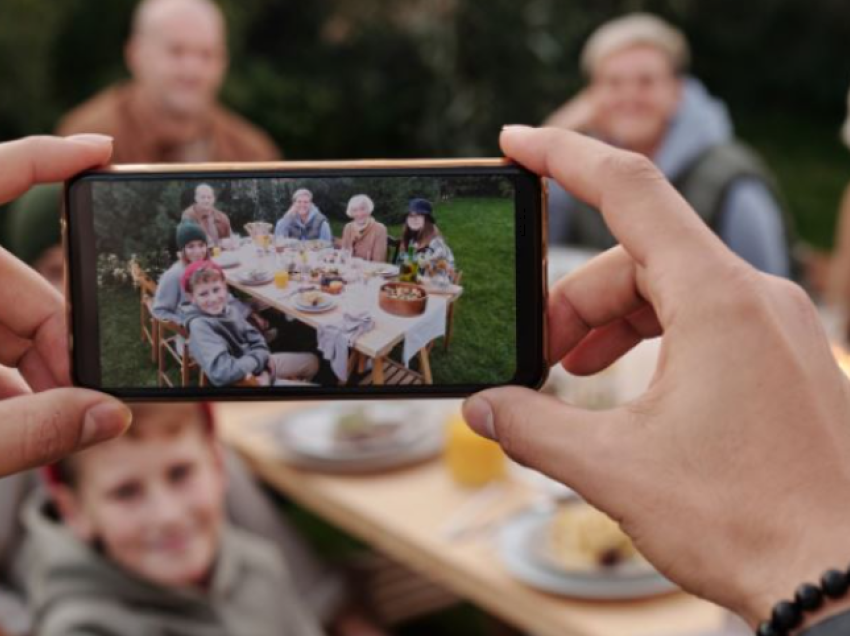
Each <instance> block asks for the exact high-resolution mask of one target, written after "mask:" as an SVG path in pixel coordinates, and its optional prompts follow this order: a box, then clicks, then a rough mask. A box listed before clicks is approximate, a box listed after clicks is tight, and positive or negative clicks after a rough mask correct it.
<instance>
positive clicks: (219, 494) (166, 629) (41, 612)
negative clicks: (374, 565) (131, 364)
mask: <svg viewBox="0 0 850 636" xmlns="http://www.w3.org/2000/svg"><path fill="white" fill-rule="evenodd" d="M48 473H49V479H48V481H49V483H50V485H49V491H50V495H51V496H50V497H49V499H46V498H44V497H43V496H41V495H35V496H34V497H33V499H32V500H31V501H30V503H29V505H28V507H27V510H26V513H25V524H26V527H27V530H28V531H29V543H28V545H27V547H26V556H25V559H26V564H27V567H26V571H27V576H28V587H29V594H30V599H31V602H32V604H33V608H34V611H35V614H36V626H37V632H38V633H39V634H43V635H46V636H51V635H53V634H63V635H66V634H92V633H96V634H100V635H101V636H109V635H111V634H115V635H116V636H117V635H119V634H120V635H122V636H126V635H130V636H132V635H134V634H139V635H141V634H163V633H169V634H175V635H186V636H189V635H196V634H198V635H210V636H212V635H219V634H221V635H224V634H252V635H254V634H256V635H258V636H260V635H262V634H269V635H271V634H275V635H280V634H292V635H298V636H303V635H309V636H313V635H317V634H320V633H321V630H320V628H319V626H318V623H317V622H316V620H315V619H314V618H313V617H312V616H310V615H309V614H308V613H307V611H306V610H305V609H304V603H303V601H302V599H300V598H298V596H297V593H296V592H295V589H294V588H293V586H292V583H291V581H290V580H289V577H288V574H287V572H286V571H285V569H284V566H283V563H282V560H281V559H280V556H279V553H278V552H276V551H275V549H274V548H273V547H272V546H271V545H270V544H267V543H266V542H265V541H264V540H262V539H260V538H258V537H255V536H252V535H248V534H246V533H243V532H242V531H239V530H236V529H235V528H232V527H229V526H228V525H227V524H226V523H225V520H224V519H225V517H224V491H225V479H224V467H223V460H222V455H221V451H220V449H219V448H218V447H217V446H216V444H215V442H214V439H213V436H212V431H211V425H210V424H209V421H208V420H207V418H205V417H204V415H203V412H202V411H201V410H199V409H198V407H197V406H195V405H176V404H175V405H171V406H170V407H169V408H168V409H167V410H164V409H161V408H158V407H157V405H145V406H135V407H134V424H133V426H132V428H131V429H130V431H129V432H128V433H127V434H126V435H125V436H124V437H122V438H119V439H117V440H115V441H112V442H109V443H107V444H103V445H101V446H98V447H96V448H92V449H90V450H87V451H85V452H83V453H80V454H78V455H76V456H74V457H71V458H69V459H67V460H65V461H63V462H61V463H59V464H57V465H54V466H52V467H51V468H50V469H49V471H48Z"/></svg>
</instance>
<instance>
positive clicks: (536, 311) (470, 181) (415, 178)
mask: <svg viewBox="0 0 850 636" xmlns="http://www.w3.org/2000/svg"><path fill="white" fill-rule="evenodd" d="M544 198H545V190H544V185H543V183H542V181H541V179H540V178H539V177H538V176H537V175H535V174H533V173H531V172H529V171H527V170H525V169H524V168H522V167H521V166H518V165H516V164H514V163H511V162H509V161H508V160H505V159H470V160H421V161H414V160H410V161H344V162H283V163H266V164H197V165H185V164H184V165H155V166H154V165H123V166H112V167H108V168H106V169H102V170H97V171H90V172H86V173H82V174H80V175H78V176H77V177H75V178H73V179H72V180H70V181H69V182H68V183H66V187H65V206H64V214H63V238H64V245H65V256H66V259H67V272H68V275H67V299H68V300H67V302H68V324H69V330H70V337H69V342H70V348H71V352H70V353H71V360H72V376H73V379H74V382H75V384H76V385H78V386H82V387H87V388H92V389H96V390H99V391H104V392H106V393H110V394H112V395H115V396H117V397H119V398H122V399H127V400H167V399H179V400H187V399H202V400H210V399H215V400H228V399H275V400H279V399H316V398H344V399H356V398H375V397H379V396H380V397H404V398H415V397H459V396H464V395H468V394H470V393H473V392H476V391H479V390H482V389H485V388H489V387H494V386H501V385H522V386H527V387H535V388H536V387H539V386H541V385H542V383H543V382H544V381H545V378H546V375H547V370H548V365H547V364H546V361H545V355H544V352H545V350H546V348H545V347H546V321H545V302H546V289H547V282H546V263H545V259H546V226H547V224H546V219H545V218H544V210H545V209H546V206H545V204H544V203H545V202H544Z"/></svg>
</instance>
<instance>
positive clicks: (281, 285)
mask: <svg viewBox="0 0 850 636" xmlns="http://www.w3.org/2000/svg"><path fill="white" fill-rule="evenodd" d="M288 284H289V272H288V271H286V270H285V269H281V270H278V271H277V272H275V275H274V286H275V287H277V288H278V289H286V286H287V285H288Z"/></svg>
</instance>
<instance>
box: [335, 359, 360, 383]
mask: <svg viewBox="0 0 850 636" xmlns="http://www.w3.org/2000/svg"><path fill="white" fill-rule="evenodd" d="M362 364H363V362H362V357H361V355H360V353H359V352H358V351H352V352H351V355H350V356H348V377H349V378H351V375H352V373H354V369H355V368H358V367H359V366H362ZM361 373H362V372H361ZM339 383H340V386H342V385H344V384H348V380H340V381H339Z"/></svg>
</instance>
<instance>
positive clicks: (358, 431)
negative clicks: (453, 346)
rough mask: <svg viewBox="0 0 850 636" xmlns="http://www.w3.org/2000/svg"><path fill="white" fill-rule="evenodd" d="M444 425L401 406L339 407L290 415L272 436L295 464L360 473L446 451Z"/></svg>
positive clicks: (423, 411) (427, 412) (429, 411)
mask: <svg viewBox="0 0 850 636" xmlns="http://www.w3.org/2000/svg"><path fill="white" fill-rule="evenodd" d="M443 419H444V417H443V416H442V415H441V414H437V413H436V412H435V410H434V409H433V408H422V407H421V406H419V405H413V404H409V403H403V402H398V403H394V404H383V403H378V402H376V403H369V404H357V405H350V404H340V405H329V406H324V407H319V408H315V409H305V410H303V411H300V412H297V413H295V414H289V415H287V416H286V417H284V418H282V419H280V420H278V421H276V422H274V424H273V427H274V428H273V430H274V432H275V434H276V437H277V438H278V440H279V441H280V442H281V444H282V447H283V450H284V451H285V455H286V458H287V459H288V460H290V461H291V462H292V463H296V464H298V465H302V466H308V467H312V468H317V469H324V470H330V471H345V472H349V471H350V472H362V471H370V470H375V469H385V468H392V467H395V466H402V465H406V464H408V463H411V462H414V461H420V460H422V459H426V458H430V457H433V456H434V455H436V454H437V453H439V452H440V449H441V448H442V445H443V426H442V421H443Z"/></svg>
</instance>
